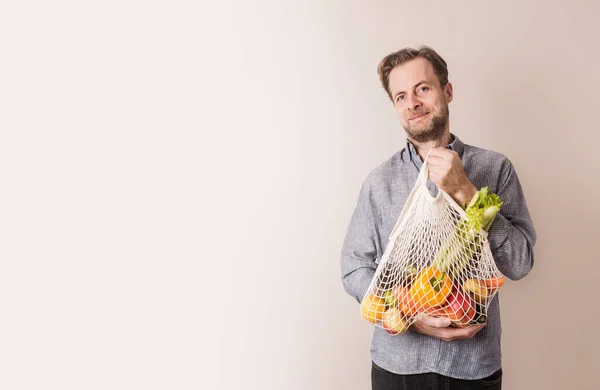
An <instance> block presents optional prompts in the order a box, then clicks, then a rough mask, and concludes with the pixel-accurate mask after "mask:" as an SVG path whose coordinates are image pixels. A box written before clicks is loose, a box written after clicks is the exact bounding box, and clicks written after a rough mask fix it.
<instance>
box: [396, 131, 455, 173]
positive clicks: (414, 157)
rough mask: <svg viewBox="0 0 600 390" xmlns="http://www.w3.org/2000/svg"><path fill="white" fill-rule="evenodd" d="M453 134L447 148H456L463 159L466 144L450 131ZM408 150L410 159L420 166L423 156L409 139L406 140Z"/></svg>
mask: <svg viewBox="0 0 600 390" xmlns="http://www.w3.org/2000/svg"><path fill="white" fill-rule="evenodd" d="M450 135H451V136H452V142H450V143H449V144H448V145H446V146H445V148H446V149H450V150H454V151H455V152H456V153H458V155H459V156H460V158H461V159H462V154H463V151H464V150H465V144H464V143H463V142H462V141H461V140H460V139H459V138H458V137H457V136H455V135H454V134H452V133H450ZM406 151H407V152H408V159H409V160H412V162H413V163H415V164H417V165H418V166H419V167H420V166H421V164H423V162H422V161H421V157H420V156H419V154H418V153H417V149H416V148H415V146H414V145H413V144H412V142H410V141H409V140H408V139H407V140H406Z"/></svg>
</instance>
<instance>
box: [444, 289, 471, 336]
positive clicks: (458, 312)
mask: <svg viewBox="0 0 600 390" xmlns="http://www.w3.org/2000/svg"><path fill="white" fill-rule="evenodd" d="M444 311H445V312H446V315H447V316H448V318H450V321H452V324H453V325H454V326H457V327H459V328H462V327H465V326H466V325H468V323H469V322H471V321H473V319H474V318H475V314H476V313H475V303H474V302H473V300H472V299H471V298H470V297H469V295H468V294H466V293H464V292H463V291H461V290H458V289H456V288H455V289H453V290H452V293H450V295H449V296H448V300H447V304H446V305H445V306H444Z"/></svg>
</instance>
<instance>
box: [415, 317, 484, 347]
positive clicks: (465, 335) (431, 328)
mask: <svg viewBox="0 0 600 390" xmlns="http://www.w3.org/2000/svg"><path fill="white" fill-rule="evenodd" d="M484 326H485V324H479V325H473V326H467V327H465V328H453V327H451V326H450V319H449V318H446V317H433V316H428V315H424V316H422V317H420V318H419V319H417V320H416V321H415V322H414V323H413V324H412V325H411V327H410V329H412V330H414V331H415V332H417V333H421V334H423V335H425V336H431V337H435V338H436V339H440V340H443V341H452V340H458V339H470V338H471V337H473V336H475V333H477V332H479V331H480V330H481V329H482V328H483V327H484Z"/></svg>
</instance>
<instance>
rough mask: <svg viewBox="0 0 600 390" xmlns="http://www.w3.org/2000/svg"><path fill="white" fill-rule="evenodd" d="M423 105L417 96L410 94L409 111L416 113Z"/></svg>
mask: <svg viewBox="0 0 600 390" xmlns="http://www.w3.org/2000/svg"><path fill="white" fill-rule="evenodd" d="M422 105H423V103H421V101H420V100H419V99H418V97H417V96H416V95H413V94H410V95H409V96H408V109H409V110H411V111H414V110H416V109H418V108H419V107H421V106H422Z"/></svg>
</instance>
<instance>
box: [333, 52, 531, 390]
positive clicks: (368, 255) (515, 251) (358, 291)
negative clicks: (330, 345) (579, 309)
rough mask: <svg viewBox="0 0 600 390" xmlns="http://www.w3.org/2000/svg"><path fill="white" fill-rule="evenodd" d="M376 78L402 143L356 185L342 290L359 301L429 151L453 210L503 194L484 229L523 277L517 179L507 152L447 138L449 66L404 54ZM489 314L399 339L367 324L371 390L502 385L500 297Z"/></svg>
mask: <svg viewBox="0 0 600 390" xmlns="http://www.w3.org/2000/svg"><path fill="white" fill-rule="evenodd" d="M378 73H379V76H380V79H381V82H382V85H383V88H384V89H385V90H386V92H387V94H388V96H389V98H390V99H391V101H392V103H393V105H394V108H395V110H396V113H397V115H398V118H399V119H400V123H401V124H402V127H403V128H404V130H405V131H406V134H407V145H406V147H405V148H403V149H402V150H400V151H398V152H397V153H395V154H394V155H393V156H392V157H391V158H390V159H389V160H387V161H385V162H384V163H383V164H381V165H380V166H378V167H377V168H375V169H374V170H373V171H372V172H371V173H370V174H369V175H368V177H367V178H366V180H365V182H364V183H363V185H362V188H361V191H360V194H359V199H358V204H357V206H356V209H355V211H354V214H353V215H352V218H351V220H350V224H349V227H348V231H347V233H346V238H345V240H344V244H343V248H342V257H341V270H342V282H343V285H344V289H345V290H346V292H347V293H348V294H350V295H351V296H352V297H354V298H355V299H356V300H357V301H359V302H360V301H361V300H362V298H363V297H364V295H365V293H366V291H367V289H368V287H369V283H370V281H371V279H372V278H373V275H374V274H375V270H376V268H377V265H378V263H379V260H381V257H382V255H383V252H384V251H385V248H386V246H387V243H388V237H389V235H390V233H391V230H392V228H393V227H394V224H395V223H396V220H397V219H398V216H399V215H400V212H401V211H402V208H403V207H404V204H405V203H406V200H407V198H408V195H409V193H410V191H411V190H412V188H413V186H414V183H415V180H416V178H417V175H418V173H419V170H420V169H421V167H422V164H423V160H424V159H425V157H426V156H427V154H428V153H430V156H429V160H428V171H429V179H430V182H428V187H429V189H430V191H432V192H434V193H435V192H436V191H437V190H436V187H437V188H440V189H442V190H444V191H445V192H446V193H448V194H449V195H450V196H451V197H452V198H453V199H454V200H455V201H456V202H457V203H458V204H462V203H464V202H467V201H469V200H470V199H471V198H472V196H473V195H474V194H475V192H476V191H477V190H478V189H480V188H482V187H484V186H489V187H490V191H491V192H493V193H496V194H498V195H499V196H500V198H501V199H502V201H503V202H504V204H503V206H502V208H501V210H500V213H499V214H498V215H497V216H496V218H495V220H494V222H493V224H492V226H491V228H490V230H489V235H488V240H489V243H490V248H491V250H492V254H493V256H494V260H495V262H496V265H497V267H498V269H499V270H500V271H501V272H502V273H503V274H504V275H505V276H506V277H508V278H510V279H512V280H518V279H521V278H523V277H524V276H526V275H527V274H528V272H529V271H530V270H531V267H532V266H533V246H534V243H535V240H536V234H535V230H534V227H533V224H532V221H531V218H530V215H529V212H528V210H527V206H526V203H525V198H524V195H523V191H522V188H521V185H520V183H519V180H518V178H517V174H516V172H515V170H514V168H513V166H512V164H511V162H510V161H509V160H508V159H507V158H506V157H505V156H503V155H501V154H499V153H496V152H492V151H488V150H484V149H481V148H477V147H474V146H471V145H466V144H464V143H463V142H462V141H461V140H460V139H458V137H456V136H455V135H454V134H453V133H451V132H450V122H449V111H448V104H449V103H450V102H451V101H452V97H453V87H452V84H451V83H450V82H449V81H448V69H447V65H446V62H445V61H444V60H443V59H442V58H441V57H440V56H439V55H438V54H437V53H436V52H435V51H434V50H433V49H431V48H428V47H421V48H419V49H412V48H406V49H403V50H400V51H398V52H395V53H392V54H390V55H388V56H386V57H385V58H384V59H383V60H382V61H381V63H380V64H379V68H378ZM487 314H488V316H487V323H486V324H481V325H477V326H470V327H466V328H454V327H452V326H450V320H449V319H448V318H443V317H432V316H423V317H421V318H420V319H419V320H417V321H416V322H415V323H414V324H413V325H412V326H411V327H410V328H409V330H408V331H407V332H406V333H404V334H402V335H398V336H391V335H389V334H388V333H387V332H386V331H385V330H383V329H381V328H380V327H374V334H373V340H372V346H371V358H372V361H373V366H372V370H371V381H372V388H373V389H374V390H391V389H449V388H452V389H500V388H501V381H502V368H501V353H500V334H501V327H500V312H499V302H498V295H496V297H495V298H494V299H493V300H492V302H491V304H490V306H489V308H488V312H487Z"/></svg>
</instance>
